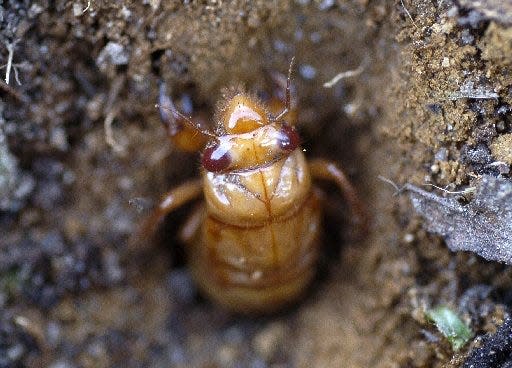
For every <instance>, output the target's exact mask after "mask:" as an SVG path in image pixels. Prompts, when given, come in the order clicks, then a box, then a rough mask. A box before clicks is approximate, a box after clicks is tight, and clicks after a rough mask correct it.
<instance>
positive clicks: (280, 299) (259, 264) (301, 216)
mask: <svg viewBox="0 0 512 368" xmlns="http://www.w3.org/2000/svg"><path fill="white" fill-rule="evenodd" d="M319 228H320V208H319V205H318V200H317V198H316V196H315V195H314V194H311V195H310V196H309V198H307V200H306V201H305V202H304V203H303V205H302V206H301V208H300V209H299V210H298V211H297V212H296V213H294V214H293V215H291V216H290V217H288V218H286V219H282V220H279V221H275V222H271V223H269V224H266V225H261V226H255V227H245V228H244V227H239V226H236V225H226V224H224V223H222V222H220V221H218V220H216V219H214V218H212V217H211V216H209V217H207V218H206V220H205V222H204V223H203V228H202V233H201V240H200V241H199V242H197V243H196V244H194V245H192V249H191V253H190V264H191V267H192V272H193V273H194V276H195V278H196V280H197V282H198V284H199V285H200V287H201V288H202V289H203V291H204V292H205V293H206V294H208V295H209V296H210V297H211V298H212V299H214V300H215V301H217V302H218V303H220V304H222V305H225V306H226V307H228V308H230V309H233V310H237V311H242V312H265V311H270V310H273V309H278V308H279V307H281V306H283V305H284V304H286V303H287V302H290V301H293V300H295V299H296V298H297V297H298V296H299V295H300V294H301V293H302V292H303V291H304V289H305V288H306V287H307V285H308V284H309V282H310V280H311V278H312V277H313V275H314V269H315V266H316V260H317V258H318V246H319V244H318V234H319Z"/></svg>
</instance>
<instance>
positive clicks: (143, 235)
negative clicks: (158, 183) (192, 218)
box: [131, 179, 203, 245]
mask: <svg viewBox="0 0 512 368" xmlns="http://www.w3.org/2000/svg"><path fill="white" fill-rule="evenodd" d="M202 192H203V183H202V180H201V179H196V180H192V181H188V182H186V183H183V184H181V185H180V186H178V187H176V188H174V189H172V190H170V191H169V192H167V193H166V194H165V195H164V196H163V197H162V199H161V200H160V203H159V204H158V205H157V206H156V208H155V209H154V210H153V212H152V213H151V214H150V215H149V216H148V217H147V218H146V219H145V220H144V223H143V224H142V227H141V228H140V230H139V231H138V232H137V233H136V235H135V237H134V238H133V239H132V241H131V243H135V244H134V245H138V244H140V243H141V242H147V240H148V239H150V238H151V237H152V235H153V234H154V233H155V232H156V230H157V229H158V226H159V225H160V224H161V223H162V221H163V220H164V218H165V216H167V215H168V214H169V213H171V212H172V211H174V210H176V209H177V208H179V207H181V206H183V205H184V204H186V203H187V202H190V201H191V200H193V199H195V198H197V197H199V196H200V195H201V193H202Z"/></svg>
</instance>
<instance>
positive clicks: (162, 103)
mask: <svg viewBox="0 0 512 368" xmlns="http://www.w3.org/2000/svg"><path fill="white" fill-rule="evenodd" d="M158 112H159V113H160V120H161V121H162V124H163V125H164V127H165V131H166V132H167V136H168V137H169V140H170V141H171V142H172V143H173V144H174V145H175V146H176V147H177V148H178V149H180V150H182V151H185V152H196V151H199V150H200V149H202V148H203V147H204V146H205V145H206V142H207V138H208V137H207V136H206V135H205V134H203V131H202V130H201V128H200V126H201V124H197V123H194V122H192V121H191V120H190V119H188V118H187V117H186V116H185V115H183V114H181V113H180V112H178V110H177V109H176V107H175V106H174V103H173V101H172V99H171V97H170V96H169V95H167V91H166V88H165V84H164V83H163V82H161V83H160V87H159V93H158Z"/></svg>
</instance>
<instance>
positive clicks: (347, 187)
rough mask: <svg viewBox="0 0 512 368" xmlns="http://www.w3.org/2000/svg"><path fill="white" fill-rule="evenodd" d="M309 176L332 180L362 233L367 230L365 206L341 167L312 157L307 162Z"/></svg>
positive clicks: (367, 220)
mask: <svg viewBox="0 0 512 368" xmlns="http://www.w3.org/2000/svg"><path fill="white" fill-rule="evenodd" d="M309 168H310V171H311V176H312V177H313V178H316V179H320V180H330V181H333V182H334V183H335V184H336V185H337V186H338V188H339V189H340V190H341V192H342V193H343V196H344V197H345V199H346V200H347V202H348V204H349V206H350V210H351V211H352V214H353V215H354V217H355V220H356V223H357V225H358V227H359V228H360V229H361V232H362V233H363V234H364V233H366V232H367V231H368V226H369V216H368V213H367V211H366V206H365V205H364V204H363V202H362V201H361V200H360V199H359V197H358V195H357V192H356V190H355V189H354V187H353V186H352V184H351V183H350V181H349V180H348V178H347V176H346V175H345V173H344V172H343V170H341V168H340V167H339V166H338V165H336V163H334V162H332V161H327V160H323V159H314V160H311V161H310V162H309Z"/></svg>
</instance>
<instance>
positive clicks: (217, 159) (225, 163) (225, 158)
mask: <svg viewBox="0 0 512 368" xmlns="http://www.w3.org/2000/svg"><path fill="white" fill-rule="evenodd" d="M201 163H202V164H203V167H204V168H205V169H206V170H208V171H211V172H221V171H224V170H226V169H227V168H228V167H229V165H231V157H230V155H229V151H228V150H227V149H226V148H225V147H223V146H222V145H219V144H218V143H216V144H215V145H213V146H210V147H207V148H206V149H205V150H204V152H203V157H202V159H201Z"/></svg>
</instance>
